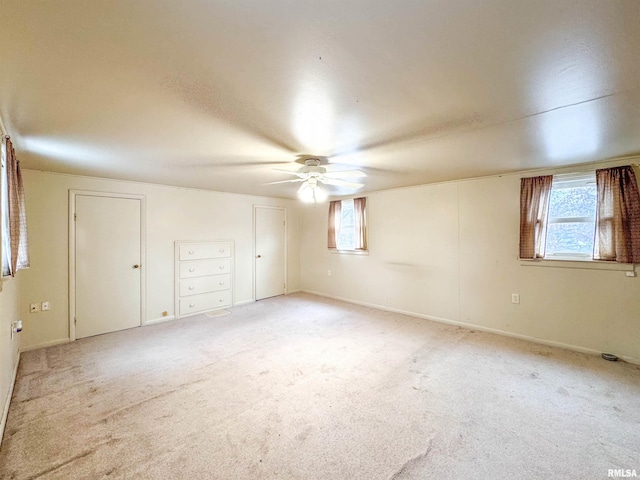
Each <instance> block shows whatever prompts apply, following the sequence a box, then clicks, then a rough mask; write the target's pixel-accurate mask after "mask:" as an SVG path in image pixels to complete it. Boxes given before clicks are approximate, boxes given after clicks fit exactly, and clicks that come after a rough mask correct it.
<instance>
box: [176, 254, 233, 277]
mask: <svg viewBox="0 0 640 480" xmlns="http://www.w3.org/2000/svg"><path fill="white" fill-rule="evenodd" d="M179 268H180V269H179V271H178V274H179V275H180V278H192V277H203V276H205V275H221V274H224V273H231V259H230V258H216V259H205V260H192V261H190V262H180V267H179Z"/></svg>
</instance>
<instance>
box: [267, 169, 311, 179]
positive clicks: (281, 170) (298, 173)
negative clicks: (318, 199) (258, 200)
mask: <svg viewBox="0 0 640 480" xmlns="http://www.w3.org/2000/svg"><path fill="white" fill-rule="evenodd" d="M271 170H272V171H274V172H282V173H288V174H289V175H296V176H298V177H300V178H304V173H300V172H292V171H291V170H283V169H282V168H272V169H271Z"/></svg>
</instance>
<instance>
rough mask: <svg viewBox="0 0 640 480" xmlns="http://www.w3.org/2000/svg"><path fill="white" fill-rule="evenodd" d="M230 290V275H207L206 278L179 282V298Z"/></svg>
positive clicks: (187, 279) (186, 279)
mask: <svg viewBox="0 0 640 480" xmlns="http://www.w3.org/2000/svg"><path fill="white" fill-rule="evenodd" d="M230 288H231V275H229V274H227V275H209V276H206V277H194V278H185V279H182V280H180V296H181V297H186V296H189V295H198V294H199V293H206V292H218V291H220V290H229V289H230Z"/></svg>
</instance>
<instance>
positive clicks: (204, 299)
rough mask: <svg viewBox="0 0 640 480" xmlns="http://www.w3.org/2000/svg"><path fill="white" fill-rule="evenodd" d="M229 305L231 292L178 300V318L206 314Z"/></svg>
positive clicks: (205, 294) (203, 294)
mask: <svg viewBox="0 0 640 480" xmlns="http://www.w3.org/2000/svg"><path fill="white" fill-rule="evenodd" d="M229 305H231V290H225V291H222V292H210V293H201V294H200V295H193V296H191V297H181V298H180V316H186V315H191V314H194V313H201V312H207V311H209V310H216V309H219V308H224V307H228V306H229Z"/></svg>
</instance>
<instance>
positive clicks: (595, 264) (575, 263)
mask: <svg viewBox="0 0 640 480" xmlns="http://www.w3.org/2000/svg"><path fill="white" fill-rule="evenodd" d="M519 260H520V266H522V267H550V268H581V269H584V270H617V271H623V272H633V271H634V265H633V264H631V263H616V262H601V261H598V260H576V259H571V260H565V259H560V258H554V259H547V258H545V259H544V260H523V259H519Z"/></svg>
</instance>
